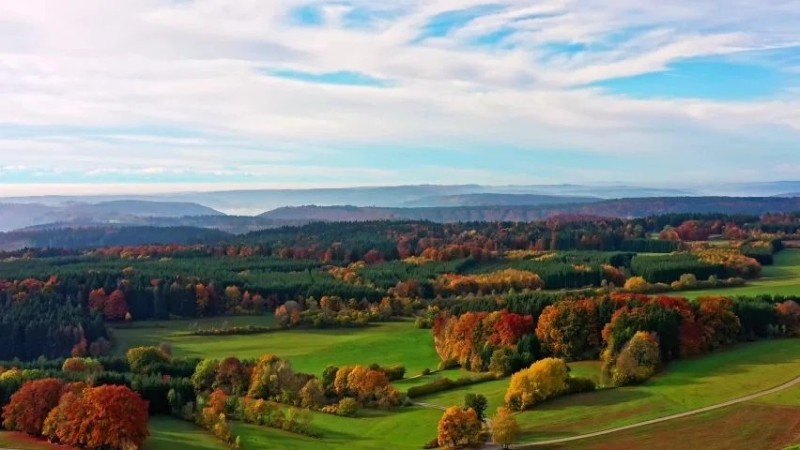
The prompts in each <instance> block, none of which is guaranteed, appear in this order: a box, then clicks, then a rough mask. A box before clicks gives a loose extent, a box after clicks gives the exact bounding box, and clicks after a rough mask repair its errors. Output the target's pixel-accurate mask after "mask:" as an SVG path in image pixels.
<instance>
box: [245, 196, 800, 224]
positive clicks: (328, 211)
mask: <svg viewBox="0 0 800 450" xmlns="http://www.w3.org/2000/svg"><path fill="white" fill-rule="evenodd" d="M794 211H800V197H791V198H784V197H648V198H624V199H616V200H603V201H598V202H592V203H571V204H561V205H510V206H503V205H492V206H459V207H421V208H378V207H356V206H302V207H286V208H279V209H276V210H272V211H268V212H266V213H264V214H261V217H263V218H267V219H272V220H297V221H302V220H307V221H361V220H430V221H433V222H467V221H523V222H526V221H534V220H542V219H546V218H548V217H552V216H555V215H587V216H600V217H623V218H626V217H644V216H651V215H658V214H670V213H726V214H752V215H760V214H764V213H767V212H794Z"/></svg>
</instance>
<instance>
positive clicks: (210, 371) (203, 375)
mask: <svg viewBox="0 0 800 450" xmlns="http://www.w3.org/2000/svg"><path fill="white" fill-rule="evenodd" d="M217 367H219V361H217V360H216V359H203V360H201V361H200V362H199V363H197V366H196V367H195V369H194V374H192V385H193V386H194V388H195V390H196V391H197V392H205V391H209V390H211V389H212V387H213V386H214V381H215V379H216V376H217Z"/></svg>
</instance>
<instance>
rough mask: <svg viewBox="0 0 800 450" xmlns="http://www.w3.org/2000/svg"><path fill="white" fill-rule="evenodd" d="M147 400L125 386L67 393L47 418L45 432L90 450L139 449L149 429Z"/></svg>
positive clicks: (49, 436) (59, 439)
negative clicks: (101, 449)
mask: <svg viewBox="0 0 800 450" xmlns="http://www.w3.org/2000/svg"><path fill="white" fill-rule="evenodd" d="M147 420H148V416H147V402H145V401H144V400H142V398H141V397H139V394H137V393H135V392H133V391H131V390H130V389H129V388H127V387H125V386H116V385H103V386H98V387H95V388H87V389H84V390H83V391H80V392H78V393H73V392H68V393H66V394H64V396H62V397H61V401H60V402H59V403H58V406H56V407H55V408H53V410H52V411H50V414H49V415H48V416H47V419H46V420H45V425H44V430H43V433H44V435H45V436H47V437H48V438H50V439H51V440H56V441H58V442H60V443H62V444H64V445H70V446H80V447H84V448H88V449H100V448H103V449H114V450H128V449H132V448H139V447H140V446H141V445H142V443H143V442H144V441H145V439H147V437H148V436H149V435H150V433H149V432H148V430H147Z"/></svg>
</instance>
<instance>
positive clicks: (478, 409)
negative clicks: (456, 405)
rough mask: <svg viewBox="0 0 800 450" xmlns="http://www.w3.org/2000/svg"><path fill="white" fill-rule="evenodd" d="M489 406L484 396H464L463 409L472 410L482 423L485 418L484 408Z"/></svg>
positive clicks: (469, 394)
mask: <svg viewBox="0 0 800 450" xmlns="http://www.w3.org/2000/svg"><path fill="white" fill-rule="evenodd" d="M487 406H489V401H488V400H487V399H486V397H485V396H484V395H481V394H475V393H474V392H470V393H468V394H466V395H465V396H464V408H465V409H472V410H473V411H475V414H477V415H478V420H480V421H481V422H483V419H484V418H485V417H486V416H485V414H486V407H487Z"/></svg>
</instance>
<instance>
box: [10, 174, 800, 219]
mask: <svg viewBox="0 0 800 450" xmlns="http://www.w3.org/2000/svg"><path fill="white" fill-rule="evenodd" d="M787 192H800V182H797V181H779V182H770V183H726V184H704V185H696V186H692V185H688V186H686V187H682V188H664V187H654V186H638V185H626V184H621V183H613V184H595V185H582V184H557V185H506V186H489V185H477V184H463V185H407V186H378V187H349V188H318V189H253V190H229V191H211V192H179V193H164V194H148V195H142V194H135V193H132V194H130V195H116V194H115V195H70V196H59V195H47V196H31V197H7V198H0V203H15V204H18V203H26V204H32V203H35V204H40V205H45V206H53V207H56V206H59V207H63V206H65V205H68V204H70V203H87V204H97V203H106V202H116V201H121V200H138V201H144V202H180V203H196V204H198V205H203V206H205V207H208V208H211V209H213V210H215V212H216V211H221V212H223V213H225V214H230V215H245V216H255V215H258V214H260V213H263V212H264V211H269V210H273V209H277V208H281V207H285V206H305V205H318V206H335V205H353V206H379V207H404V206H472V205H483V204H487V199H491V201H490V203H491V204H547V203H553V204H555V203H574V202H579V201H580V202H582V201H583V200H586V201H588V200H590V199H616V198H640V197H682V196H716V195H725V196H761V197H769V196H775V195H780V194H785V193H787ZM478 194H482V195H484V196H480V195H478ZM501 194H502V195H508V197H503V196H502V195H501ZM0 195H1V194H0ZM525 196H528V197H525ZM537 197H539V198H538V199H537ZM559 197H563V201H562V199H560V198H559ZM576 197H578V198H577V199H576ZM208 213H209V214H212V212H208ZM134 215H137V216H142V215H148V214H134ZM188 215H198V214H188Z"/></svg>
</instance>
